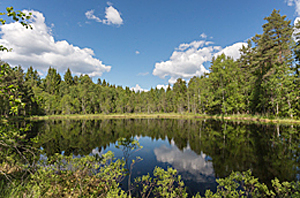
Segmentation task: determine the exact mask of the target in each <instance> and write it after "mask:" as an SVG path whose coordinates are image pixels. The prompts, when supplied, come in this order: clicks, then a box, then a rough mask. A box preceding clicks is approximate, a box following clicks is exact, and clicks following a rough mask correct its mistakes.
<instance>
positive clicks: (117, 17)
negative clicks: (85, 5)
mask: <svg viewBox="0 0 300 198" xmlns="http://www.w3.org/2000/svg"><path fill="white" fill-rule="evenodd" d="M108 5H109V7H106V8H105V19H100V18H99V17H97V16H95V15H94V12H95V11H94V10H89V11H87V12H86V13H85V16H86V17H87V18H88V19H90V20H95V21H97V22H99V23H103V24H107V25H111V24H113V25H122V24H123V19H122V18H121V14H120V13H119V11H118V10H117V9H115V8H114V7H113V6H112V5H111V3H109V2H108Z"/></svg>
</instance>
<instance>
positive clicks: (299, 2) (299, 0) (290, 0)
mask: <svg viewBox="0 0 300 198" xmlns="http://www.w3.org/2000/svg"><path fill="white" fill-rule="evenodd" d="M285 2H286V3H287V5H288V6H294V5H295V9H296V10H295V11H296V13H297V15H298V16H299V15H300V0H285Z"/></svg>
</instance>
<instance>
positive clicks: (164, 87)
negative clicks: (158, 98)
mask: <svg viewBox="0 0 300 198" xmlns="http://www.w3.org/2000/svg"><path fill="white" fill-rule="evenodd" d="M168 86H169V85H157V86H156V87H157V89H161V88H163V89H164V90H167V89H168ZM171 89H172V87H171Z"/></svg>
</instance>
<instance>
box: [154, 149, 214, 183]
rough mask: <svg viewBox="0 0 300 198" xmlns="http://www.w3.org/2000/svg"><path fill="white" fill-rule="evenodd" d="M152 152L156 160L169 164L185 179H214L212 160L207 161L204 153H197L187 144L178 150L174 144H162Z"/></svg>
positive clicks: (211, 180) (201, 180)
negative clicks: (169, 145)
mask: <svg viewBox="0 0 300 198" xmlns="http://www.w3.org/2000/svg"><path fill="white" fill-rule="evenodd" d="M154 153H155V155H156V158H157V161H160V162H164V163H169V164H171V165H172V166H173V167H174V168H175V169H177V170H178V171H179V174H180V175H182V177H183V179H185V180H194V181H196V182H214V181H215V177H214V170H213V165H212V162H210V161H207V156H206V155H205V154H204V153H202V152H201V155H197V154H196V153H195V152H194V151H192V150H191V149H190V147H189V146H188V147H187V148H185V149H184V150H183V151H180V150H179V149H178V148H177V147H176V146H171V147H166V146H165V145H162V146H161V147H160V148H155V149H154Z"/></svg>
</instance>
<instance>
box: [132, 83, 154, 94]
mask: <svg viewBox="0 0 300 198" xmlns="http://www.w3.org/2000/svg"><path fill="white" fill-rule="evenodd" d="M130 90H131V91H135V92H142V91H144V92H147V91H149V90H147V89H143V88H141V86H140V85H138V84H136V85H135V87H132V88H130Z"/></svg>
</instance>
